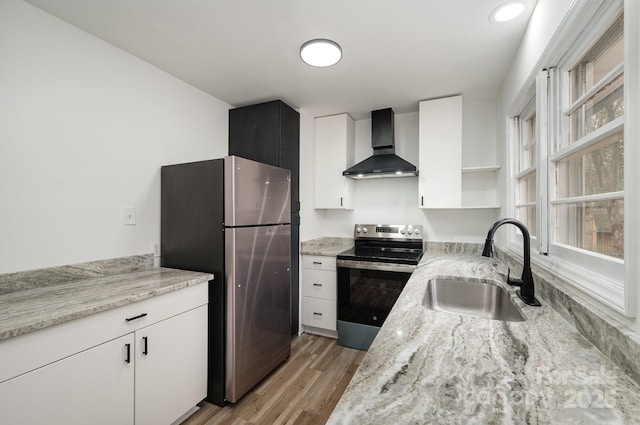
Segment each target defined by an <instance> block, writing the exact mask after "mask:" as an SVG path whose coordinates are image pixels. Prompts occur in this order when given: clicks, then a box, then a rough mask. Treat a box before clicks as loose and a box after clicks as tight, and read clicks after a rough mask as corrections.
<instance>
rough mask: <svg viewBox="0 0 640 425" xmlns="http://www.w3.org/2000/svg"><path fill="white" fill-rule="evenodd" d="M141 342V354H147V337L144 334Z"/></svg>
mask: <svg viewBox="0 0 640 425" xmlns="http://www.w3.org/2000/svg"><path fill="white" fill-rule="evenodd" d="M142 342H143V343H144V348H143V349H142V354H144V355H145V356H146V355H147V354H149V338H147V337H146V336H143V337H142Z"/></svg>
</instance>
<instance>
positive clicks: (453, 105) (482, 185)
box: [418, 96, 500, 209]
mask: <svg viewBox="0 0 640 425" xmlns="http://www.w3.org/2000/svg"><path fill="white" fill-rule="evenodd" d="M462 124H463V123H462V96H452V97H446V98H441V99H434V100H425V101H422V102H420V105H419V150H420V153H419V165H418V168H419V170H420V174H419V176H418V207H420V208H424V209H458V208H469V209H476V208H498V206H497V205H496V204H497V202H496V186H497V174H498V173H497V172H498V171H499V169H500V167H499V166H495V165H490V166H472V167H463V166H462ZM493 149H495V148H493Z"/></svg>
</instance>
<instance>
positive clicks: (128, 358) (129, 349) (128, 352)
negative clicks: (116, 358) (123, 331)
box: [124, 344, 131, 363]
mask: <svg viewBox="0 0 640 425" xmlns="http://www.w3.org/2000/svg"><path fill="white" fill-rule="evenodd" d="M124 346H125V347H126V348H127V358H125V359H124V362H125V363H131V344H125V345H124Z"/></svg>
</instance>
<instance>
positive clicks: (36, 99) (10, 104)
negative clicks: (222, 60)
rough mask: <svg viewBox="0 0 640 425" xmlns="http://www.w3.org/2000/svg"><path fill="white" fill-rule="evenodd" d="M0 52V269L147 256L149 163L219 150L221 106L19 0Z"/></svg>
mask: <svg viewBox="0 0 640 425" xmlns="http://www.w3.org/2000/svg"><path fill="white" fill-rule="evenodd" d="M0 58H1V65H0V93H1V95H0V203H1V204H0V205H1V207H0V273H5V272H12V271H19V270H27V269H33V268H40V267H48V266H55V265H61V264H70V263H77V262H83V261H89V260H94V259H104V258H112V257H120V256H127V255H134V254H141V253H148V252H151V243H152V242H155V241H159V240H160V171H159V167H160V166H161V165H163V164H168V163H176V162H183V161H190V160H200V159H207V158H215V157H221V156H224V155H226V154H227V140H228V124H227V110H228V109H229V105H227V104H225V103H223V102H221V101H219V100H217V99H215V98H213V97H211V96H209V95H207V94H205V93H204V92H202V91H200V90H197V89H195V88H194V87H192V86H189V85H187V84H186V83H184V82H182V81H180V80H178V79H176V78H174V77H172V76H170V75H168V74H166V73H165V72H163V71H160V70H159V69H157V68H154V67H153V66H151V65H149V64H148V63H146V62H143V61H142V60H140V59H137V58H135V57H133V56H131V55H129V54H127V53H125V52H123V51H121V50H119V49H117V48H115V47H113V46H112V45H110V44H107V43H105V42H103V41H101V40H99V39H97V38H95V37H93V36H91V35H89V34H87V33H85V32H83V31H81V30H79V29H77V28H75V27H73V26H70V25H68V24H66V23H64V22H63V21H60V20H58V19H57V18H54V17H52V16H51V15H48V14H46V13H44V12H42V11H40V10H39V9H37V8H35V7H33V6H31V5H28V4H26V3H23V2H22V1H19V0H2V2H0ZM124 207H134V208H136V209H137V225H136V226H123V225H122V214H123V208H124Z"/></svg>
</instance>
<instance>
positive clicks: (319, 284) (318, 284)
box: [313, 283, 322, 286]
mask: <svg viewBox="0 0 640 425" xmlns="http://www.w3.org/2000/svg"><path fill="white" fill-rule="evenodd" d="M313 286H322V283H314V284H313Z"/></svg>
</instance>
